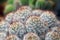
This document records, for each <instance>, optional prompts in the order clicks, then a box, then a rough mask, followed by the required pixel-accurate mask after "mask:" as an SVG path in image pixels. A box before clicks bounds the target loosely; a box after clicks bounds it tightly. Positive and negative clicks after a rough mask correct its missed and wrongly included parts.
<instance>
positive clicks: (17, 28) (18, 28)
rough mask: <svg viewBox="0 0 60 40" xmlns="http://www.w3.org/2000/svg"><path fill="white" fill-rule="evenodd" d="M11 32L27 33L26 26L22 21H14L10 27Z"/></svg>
mask: <svg viewBox="0 0 60 40" xmlns="http://www.w3.org/2000/svg"><path fill="white" fill-rule="evenodd" d="M9 33H10V34H18V33H19V35H22V34H24V33H25V27H24V25H23V24H22V23H20V22H13V23H12V24H11V25H10V27H9Z"/></svg>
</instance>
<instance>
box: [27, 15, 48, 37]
mask: <svg viewBox="0 0 60 40" xmlns="http://www.w3.org/2000/svg"><path fill="white" fill-rule="evenodd" d="M43 25H44V24H43V23H42V21H41V18H40V17H39V16H31V17H29V19H28V20H27V21H26V29H27V32H29V31H31V29H33V31H34V32H35V31H36V33H37V34H38V35H39V36H42V34H45V31H46V30H47V29H48V27H46V26H43ZM33 31H31V32H33Z"/></svg>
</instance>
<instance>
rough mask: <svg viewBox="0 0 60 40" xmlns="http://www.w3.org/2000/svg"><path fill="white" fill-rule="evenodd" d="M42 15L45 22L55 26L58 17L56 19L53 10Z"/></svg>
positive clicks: (49, 25)
mask: <svg viewBox="0 0 60 40" xmlns="http://www.w3.org/2000/svg"><path fill="white" fill-rule="evenodd" d="M40 17H41V20H42V21H43V22H44V23H47V26H48V27H53V26H55V23H56V21H57V19H56V16H55V15H54V14H53V13H52V12H50V11H45V12H43V14H42V15H41V16H40Z"/></svg>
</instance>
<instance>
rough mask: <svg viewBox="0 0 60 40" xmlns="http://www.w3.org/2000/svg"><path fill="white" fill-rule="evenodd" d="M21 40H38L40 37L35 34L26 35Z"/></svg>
mask: <svg viewBox="0 0 60 40" xmlns="http://www.w3.org/2000/svg"><path fill="white" fill-rule="evenodd" d="M28 35H29V36H28ZM23 40H40V37H39V36H38V35H37V34H35V33H27V34H26V35H24V38H23Z"/></svg>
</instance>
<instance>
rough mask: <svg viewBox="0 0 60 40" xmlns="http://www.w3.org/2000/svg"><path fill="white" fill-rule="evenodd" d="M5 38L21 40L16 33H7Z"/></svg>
mask: <svg viewBox="0 0 60 40" xmlns="http://www.w3.org/2000/svg"><path fill="white" fill-rule="evenodd" d="M6 40H21V39H20V38H19V37H17V36H16V35H9V36H7V38H6Z"/></svg>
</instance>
